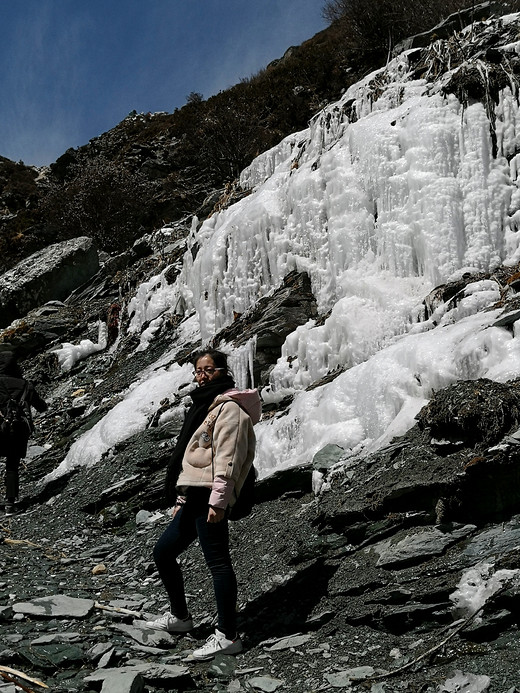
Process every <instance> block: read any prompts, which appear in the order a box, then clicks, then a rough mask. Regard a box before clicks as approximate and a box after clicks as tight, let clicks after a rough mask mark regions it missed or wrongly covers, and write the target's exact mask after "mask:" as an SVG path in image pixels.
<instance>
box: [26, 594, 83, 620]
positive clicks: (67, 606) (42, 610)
mask: <svg viewBox="0 0 520 693" xmlns="http://www.w3.org/2000/svg"><path fill="white" fill-rule="evenodd" d="M93 609H94V602H93V600H92V599H79V598H77V597H68V596H67V595H66V594H54V595H52V596H50V597H37V598H36V599H33V600H32V601H30V602H18V603H17V604H13V611H14V612H15V613H17V614H24V615H25V616H42V617H45V618H86V617H87V616H88V615H89V614H90V613H91V612H92V610H93Z"/></svg>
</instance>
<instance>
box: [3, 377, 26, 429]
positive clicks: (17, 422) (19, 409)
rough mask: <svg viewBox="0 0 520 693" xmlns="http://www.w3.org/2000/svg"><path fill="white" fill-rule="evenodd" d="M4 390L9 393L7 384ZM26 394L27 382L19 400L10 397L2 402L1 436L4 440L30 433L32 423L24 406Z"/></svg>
mask: <svg viewBox="0 0 520 693" xmlns="http://www.w3.org/2000/svg"><path fill="white" fill-rule="evenodd" d="M4 390H5V392H6V393H7V394H9V393H8V391H7V388H5V386H4ZM26 396H27V384H25V387H24V389H23V392H22V395H21V397H20V400H19V401H17V400H16V399H14V397H8V399H4V402H3V403H2V404H0V436H1V438H3V439H4V440H5V439H12V438H18V437H20V436H22V435H26V434H29V433H30V431H31V424H30V423H29V419H28V417H27V412H26V410H25V406H24V404H25V398H26Z"/></svg>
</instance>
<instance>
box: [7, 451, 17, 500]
mask: <svg viewBox="0 0 520 693" xmlns="http://www.w3.org/2000/svg"><path fill="white" fill-rule="evenodd" d="M19 469H20V458H19V457H6V459H5V497H6V499H7V500H8V501H15V500H16V499H17V498H18V493H19V488H20V473H19Z"/></svg>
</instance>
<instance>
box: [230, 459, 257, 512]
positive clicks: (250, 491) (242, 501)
mask: <svg viewBox="0 0 520 693" xmlns="http://www.w3.org/2000/svg"><path fill="white" fill-rule="evenodd" d="M257 476H258V473H257V471H256V468H255V465H254V464H252V465H251V467H250V468H249V471H248V473H247V476H246V478H245V481H244V484H243V486H242V488H241V489H240V495H239V496H238V498H237V499H236V501H235V504H234V505H233V506H232V507H231V508H230V509H229V514H228V520H233V521H235V520H242V519H243V518H244V517H247V516H248V515H250V514H251V511H252V510H253V506H254V504H255V484H256V477H257Z"/></svg>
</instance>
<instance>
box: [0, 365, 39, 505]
mask: <svg viewBox="0 0 520 693" xmlns="http://www.w3.org/2000/svg"><path fill="white" fill-rule="evenodd" d="M31 407H34V408H35V409H36V410H37V411H40V412H44V411H46V409H47V404H46V402H45V401H44V400H43V399H42V398H41V397H40V395H39V394H38V392H37V391H36V389H35V387H34V385H33V384H32V382H30V381H29V380H26V379H25V378H24V377H23V372H22V369H21V368H20V366H19V365H18V363H17V361H16V359H15V358H14V355H13V353H12V352H10V351H4V352H0V457H5V499H6V502H5V514H6V515H12V514H14V512H15V510H16V500H17V498H18V494H19V486H20V471H19V470H20V462H21V460H22V459H23V458H24V457H25V456H26V454H27V443H28V442H29V437H30V435H31V433H32V432H33V430H34V424H33V420H32V415H31Z"/></svg>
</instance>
